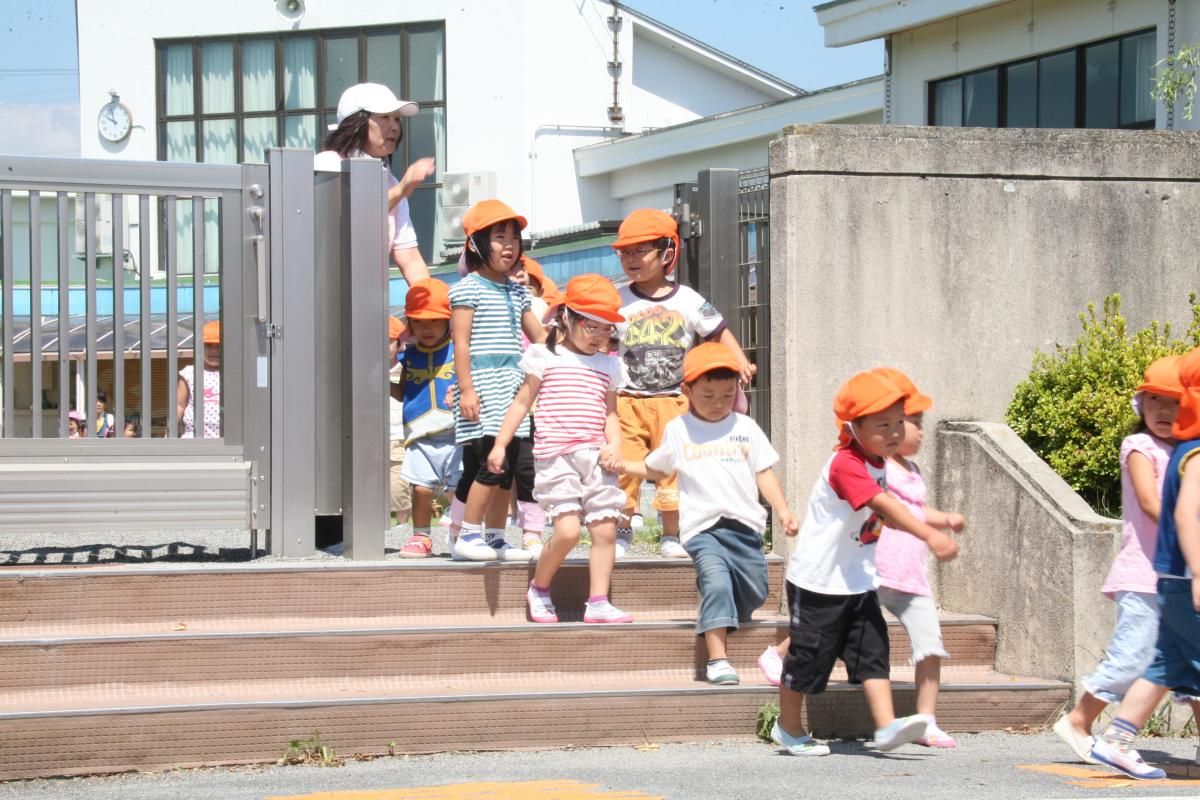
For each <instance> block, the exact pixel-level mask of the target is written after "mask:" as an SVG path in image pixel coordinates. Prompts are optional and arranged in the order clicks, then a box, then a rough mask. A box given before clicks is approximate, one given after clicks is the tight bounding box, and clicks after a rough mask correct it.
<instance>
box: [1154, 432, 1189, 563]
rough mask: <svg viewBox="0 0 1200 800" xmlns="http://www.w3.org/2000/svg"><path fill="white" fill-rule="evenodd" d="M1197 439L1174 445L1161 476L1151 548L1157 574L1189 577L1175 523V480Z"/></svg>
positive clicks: (1177, 496) (1176, 495) (1176, 481)
mask: <svg viewBox="0 0 1200 800" xmlns="http://www.w3.org/2000/svg"><path fill="white" fill-rule="evenodd" d="M1197 450H1200V439H1192V440H1190V441H1187V442H1180V443H1179V444H1177V445H1175V452H1174V453H1172V454H1171V461H1170V462H1169V463H1168V464H1167V474H1166V476H1165V477H1164V478H1163V493H1162V508H1161V510H1160V511H1159V514H1158V546H1157V549H1156V550H1155V551H1154V571H1155V572H1157V573H1158V574H1159V575H1174V576H1176V577H1178V578H1190V577H1192V574H1191V573H1190V572H1188V568H1187V561H1185V560H1184V558H1183V550H1181V549H1180V547H1179V529H1178V528H1176V526H1175V503H1176V501H1178V500H1179V484H1180V483H1181V482H1182V480H1183V467H1184V464H1185V463H1186V462H1187V460H1188V456H1189V455H1191V456H1197V455H1198V454H1197V452H1196V451H1197Z"/></svg>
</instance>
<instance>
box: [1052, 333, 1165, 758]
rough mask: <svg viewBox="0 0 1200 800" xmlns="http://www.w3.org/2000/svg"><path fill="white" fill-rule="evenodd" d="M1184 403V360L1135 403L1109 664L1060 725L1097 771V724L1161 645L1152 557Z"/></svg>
mask: <svg viewBox="0 0 1200 800" xmlns="http://www.w3.org/2000/svg"><path fill="white" fill-rule="evenodd" d="M1182 395H1183V386H1181V385H1180V383H1179V356H1168V357H1166V358H1160V359H1158V360H1157V361H1154V362H1153V363H1151V364H1150V365H1149V366H1148V367H1146V371H1145V373H1143V380H1142V383H1141V385H1139V386H1138V387H1137V390H1136V392H1135V393H1134V395H1133V407H1134V410H1135V411H1136V412H1137V415H1138V427H1137V430H1136V431H1135V432H1134V433H1132V434H1131V435H1129V436H1127V437H1125V440H1124V441H1123V442H1121V456H1120V458H1121V505H1122V517H1124V522H1123V525H1122V534H1121V551H1120V552H1119V553H1118V554H1117V557H1116V559H1114V560H1113V564H1112V569H1110V570H1109V572H1108V578H1107V580H1105V582H1104V587H1103V589H1102V591H1103V592H1104V593H1105V594H1106V595H1108V597H1109V598H1110V599H1112V600H1115V601H1116V602H1117V627H1116V628H1115V629H1114V630H1113V635H1112V639H1111V640H1109V643H1108V647H1107V648H1105V651H1104V660H1103V661H1101V662H1100V665H1099V666H1098V667H1096V671H1095V672H1093V673H1092V674H1091V675H1088V676H1087V677H1086V678H1084V679H1083V689H1084V691H1083V694H1082V696H1080V698H1079V702H1078V703H1076V704H1075V707H1074V708H1073V709H1071V711H1070V712H1069V713H1067V714H1064V715H1063V716H1062V717H1061V718H1060V719H1059V720H1058V722H1056V723H1054V732H1055V733H1057V734H1058V735H1059V737H1061V738H1062V740H1063V741H1065V742H1066V743H1067V744H1068V745H1069V746H1070V748H1071V749H1072V750H1073V751H1074V752H1075V755H1077V756H1078V757H1079V758H1080V760H1082V761H1084V762H1087V763H1095V762H1094V761H1093V759H1092V757H1091V752H1092V746H1093V745H1094V744H1095V740H1094V739H1093V737H1092V725H1094V724H1095V722H1096V718H1097V717H1099V716H1100V712H1102V711H1103V710H1104V709H1105V707H1106V706H1107V705H1108V704H1109V703H1117V702H1120V700H1121V698H1122V697H1124V696H1125V693H1126V692H1127V691H1129V687H1130V686H1132V685H1133V682H1134V681H1135V680H1137V679H1138V678H1140V677H1142V674H1143V673H1145V671H1146V667H1148V666H1150V662H1151V661H1153V660H1154V642H1155V640H1156V639H1157V638H1158V598H1157V596H1156V591H1157V589H1156V587H1157V583H1158V576H1156V575H1155V574H1154V566H1153V561H1154V550H1155V546H1156V543H1157V540H1158V521H1159V512H1160V510H1161V508H1162V501H1161V497H1162V486H1163V479H1164V478H1165V477H1166V473H1167V464H1168V463H1169V462H1170V460H1171V453H1172V451H1173V450H1174V449H1175V439H1173V438H1172V436H1171V425H1172V424H1173V423H1174V422H1175V415H1176V414H1177V413H1178V412H1179V398H1180V397H1181V396H1182Z"/></svg>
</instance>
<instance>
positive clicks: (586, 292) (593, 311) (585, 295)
mask: <svg viewBox="0 0 1200 800" xmlns="http://www.w3.org/2000/svg"><path fill="white" fill-rule="evenodd" d="M562 302H563V303H565V304H566V306H567V308H569V309H571V310H572V311H574V312H575V313H576V314H580V315H582V316H585V317H587V318H588V319H594V320H596V321H597V322H624V321H625V318H624V317H623V316H621V296H620V295H619V294H617V287H615V286H613V285H612V281H610V280H609V279H608V278H605V277H603V276H601V275H596V274H595V273H587V274H584V275H576V276H575V277H574V278H571V280H569V281H567V292H566V294H565V295H564V296H563V300H562Z"/></svg>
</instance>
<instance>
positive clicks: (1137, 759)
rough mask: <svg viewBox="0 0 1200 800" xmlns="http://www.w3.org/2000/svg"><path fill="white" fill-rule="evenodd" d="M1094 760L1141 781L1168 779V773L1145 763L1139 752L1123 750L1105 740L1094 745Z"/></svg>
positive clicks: (1100, 740)
mask: <svg viewBox="0 0 1200 800" xmlns="http://www.w3.org/2000/svg"><path fill="white" fill-rule="evenodd" d="M1092 758H1094V759H1096V762H1097V763H1099V764H1104V765H1106V766H1108V767H1112V768H1113V769H1115V770H1117V771H1118V772H1123V773H1124V774H1126V775H1128V776H1129V777H1131V778H1137V779H1138V780H1140V781H1154V780H1162V779H1163V778H1166V777H1167V773H1165V772H1163V771H1162V770H1161V769H1159V768H1158V767H1152V766H1150V765H1149V764H1147V763H1146V762H1145V761H1143V760H1142V756H1141V754H1140V753H1138V751H1137V750H1134V749H1133V748H1132V747H1125V748H1122V747H1120V746H1119V745H1115V744H1112V743H1111V742H1108V741H1105V740H1104V739H1097V740H1096V743H1095V744H1094V745H1092Z"/></svg>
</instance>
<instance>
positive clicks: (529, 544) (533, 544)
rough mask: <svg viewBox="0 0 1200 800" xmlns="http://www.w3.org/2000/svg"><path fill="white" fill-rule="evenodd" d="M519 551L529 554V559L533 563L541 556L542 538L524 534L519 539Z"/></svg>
mask: <svg viewBox="0 0 1200 800" xmlns="http://www.w3.org/2000/svg"><path fill="white" fill-rule="evenodd" d="M521 549H522V550H524V551H526V552H527V553H529V559H530V560H531V561H534V560H536V559H537V557H538V556H540V555H541V554H542V537H541V536H539V535H537V534H536V533H529V532H526V533H525V534H524V535H523V536H522V537H521Z"/></svg>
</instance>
